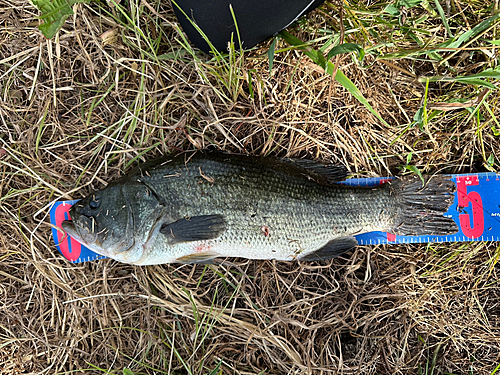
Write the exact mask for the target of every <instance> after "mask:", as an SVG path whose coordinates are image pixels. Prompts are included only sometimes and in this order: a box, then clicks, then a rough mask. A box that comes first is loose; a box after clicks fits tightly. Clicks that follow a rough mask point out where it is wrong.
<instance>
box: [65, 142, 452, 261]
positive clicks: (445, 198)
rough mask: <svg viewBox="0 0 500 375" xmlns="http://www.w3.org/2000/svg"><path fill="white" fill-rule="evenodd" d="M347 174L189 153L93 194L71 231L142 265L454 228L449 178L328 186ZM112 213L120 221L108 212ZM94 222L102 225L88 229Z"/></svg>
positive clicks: (330, 247) (335, 245) (283, 256)
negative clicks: (448, 214) (106, 233)
mask: <svg viewBox="0 0 500 375" xmlns="http://www.w3.org/2000/svg"><path fill="white" fill-rule="evenodd" d="M344 176H345V173H344V172H343V170H341V169H339V168H338V167H334V166H325V165H322V164H319V163H314V162H311V161H301V160H289V159H286V160H281V159H275V158H260V157H251V156H242V155H229V154H223V153H218V152H197V153H195V154H182V155H179V156H177V157H173V158H169V159H163V160H158V161H155V162H149V163H145V164H144V165H142V166H139V167H138V168H136V169H135V170H133V171H131V172H129V173H128V174H127V175H125V176H124V177H122V178H120V179H118V180H116V181H114V182H112V183H110V184H109V185H108V187H106V188H105V189H103V190H101V191H98V192H94V193H93V195H90V196H89V197H87V198H85V199H84V200H83V201H82V202H81V203H80V204H78V205H77V206H75V208H74V209H72V210H73V211H72V212H71V217H72V218H73V221H74V222H75V223H76V224H73V223H72V222H67V223H66V228H65V229H67V231H68V232H70V234H71V235H72V236H75V237H76V238H78V239H80V240H82V241H83V242H85V243H86V244H87V245H88V246H89V247H90V248H91V249H92V250H94V251H96V252H97V253H99V254H102V255H105V256H109V257H112V258H114V259H117V260H120V261H123V262H127V263H135V264H141V265H147V264H158V263H170V262H187V263H189V262H204V261H210V260H211V259H213V258H214V257H244V258H250V259H278V260H292V259H296V258H298V259H303V260H314V259H327V258H331V257H333V256H337V255H339V254H341V253H343V252H345V251H346V250H348V249H349V248H351V247H352V246H354V245H355V244H356V240H355V239H354V237H352V236H353V235H355V234H359V233H365V232H371V231H377V230H378V231H387V230H393V231H394V232H395V233H396V232H397V231H398V228H403V229H404V231H406V232H410V231H412V232H415V233H417V234H418V233H419V232H421V231H432V230H435V231H437V232H439V234H443V233H444V232H446V233H452V232H453V230H456V225H455V223H454V222H453V221H452V220H451V221H449V222H447V221H446V220H447V219H446V218H444V217H443V216H442V214H443V212H445V211H446V209H447V208H448V207H449V205H450V204H451V202H452V201H453V189H454V185H453V183H451V182H450V181H449V179H447V178H444V177H436V178H434V179H433V180H428V186H426V187H425V188H422V186H421V182H419V181H420V180H416V179H415V178H409V179H402V180H398V181H395V182H392V183H390V184H385V185H382V186H378V187H372V188H360V187H351V186H343V185H338V184H332V183H331V182H332V180H340V179H342V178H343V177H344ZM419 184H420V185H419ZM428 191H430V192H432V194H435V195H436V197H433V199H429V196H426V194H427V193H428ZM434 198H436V199H434ZM96 199H97V201H98V203H97V202H96V201H95V200H96ZM93 200H94V202H93V204H92V206H91V204H90V203H91V202H92V201H93ZM425 202H427V203H425ZM428 202H432V203H428ZM443 202H444V203H443ZM433 205H436V207H437V208H434V207H433ZM95 206H99V207H98V208H92V207H95ZM118 207H123V208H122V209H119V208H118ZM107 209H111V211H113V212H116V215H117V217H118V218H119V220H118V221H116V220H114V219H113V220H110V219H109V218H108V217H107V216H106V215H104V214H103V212H104V210H107ZM443 210H444V211H443ZM125 211H126V212H128V214H125V213H124V212H125ZM98 213H100V215H99V214H98ZM98 215H99V216H98ZM89 218H91V219H92V220H90V219H89ZM90 221H92V222H93V223H94V225H95V226H96V228H92V229H90V228H88V224H87V223H88V222H90ZM413 221H414V223H415V225H414V224H413ZM424 222H425V225H422V223H424ZM434 222H436V223H438V224H439V225H434ZM443 223H445V224H446V223H447V224H449V226H448V228H444V229H443V225H442V224H443ZM63 226H64V224H63ZM85 226H87V227H85ZM116 226H121V227H122V228H126V230H125V235H124V236H125V237H126V238H125V239H123V238H121V239H116V238H115V237H113V236H111V237H109V238H102V237H100V235H99V234H97V233H98V231H100V230H104V229H111V230H113V227H116ZM445 227H446V225H445ZM426 228H427V229H426ZM122 232H123V230H122ZM403 234H408V233H403ZM412 234H413V233H412ZM435 234H438V233H435ZM126 246H129V248H128V249H127V248H126Z"/></svg>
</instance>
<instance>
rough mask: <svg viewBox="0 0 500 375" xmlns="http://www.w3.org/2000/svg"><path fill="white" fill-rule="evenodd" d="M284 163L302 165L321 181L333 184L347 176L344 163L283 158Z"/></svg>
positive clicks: (315, 178)
mask: <svg viewBox="0 0 500 375" xmlns="http://www.w3.org/2000/svg"><path fill="white" fill-rule="evenodd" d="M282 161H283V162H284V163H289V164H291V165H294V166H297V167H301V168H303V169H304V172H305V173H306V174H307V175H309V176H310V177H311V178H313V179H314V180H316V181H317V182H319V183H323V184H332V183H335V182H339V181H343V180H345V178H346V177H347V175H348V173H347V169H346V168H345V167H344V166H343V165H336V164H324V163H319V162H317V161H314V160H308V159H290V158H287V159H282Z"/></svg>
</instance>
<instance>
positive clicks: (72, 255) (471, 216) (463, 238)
mask: <svg viewBox="0 0 500 375" xmlns="http://www.w3.org/2000/svg"><path fill="white" fill-rule="evenodd" d="M451 178H452V180H453V181H454V182H455V184H456V186H457V189H456V192H455V200H454V202H453V204H452V205H451V207H450V209H449V210H448V212H446V213H445V216H447V217H451V218H453V220H455V222H456V223H457V224H458V227H459V232H457V233H455V234H451V235H447V236H396V235H394V234H391V233H385V232H370V233H363V234H359V235H357V236H356V239H357V240H358V243H359V244H360V245H379V244H393V243H433V242H469V241H500V174H497V173H475V174H457V175H451ZM391 179H392V177H389V178H387V177H386V178H384V177H374V178H352V179H349V180H346V181H344V182H342V184H345V185H350V186H364V187H370V186H377V185H381V184H383V183H385V182H387V181H390V180H391ZM76 202H77V200H73V201H65V202H55V203H54V204H53V205H52V207H51V208H50V222H51V223H52V224H53V225H54V226H55V227H58V229H56V228H54V227H53V228H52V235H53V237H54V242H55V244H56V247H57V249H58V250H59V252H60V253H61V254H62V255H63V256H64V257H65V258H66V259H67V260H69V261H70V262H72V263H81V262H87V261H91V260H96V259H103V258H105V257H103V256H102V255H99V254H96V253H95V252H93V251H92V250H90V249H88V248H87V247H85V246H83V245H82V244H80V243H79V242H78V241H76V240H75V239H74V238H71V237H70V236H68V235H67V234H66V233H65V232H64V231H63V230H62V228H61V223H62V222H63V220H68V219H69V218H70V217H69V209H70V207H71V206H72V205H73V204H74V203H76Z"/></svg>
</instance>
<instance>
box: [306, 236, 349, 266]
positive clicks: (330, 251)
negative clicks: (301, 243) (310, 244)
mask: <svg viewBox="0 0 500 375" xmlns="http://www.w3.org/2000/svg"><path fill="white" fill-rule="evenodd" d="M357 245H358V241H357V240H356V238H354V237H352V236H347V237H339V238H336V239H334V240H331V241H330V242H328V243H327V244H326V245H325V246H323V247H321V248H319V249H318V250H316V251H313V252H312V253H309V254H307V255H304V256H303V257H299V260H301V261H306V262H312V261H318V260H328V259H332V258H335V257H338V256H339V255H342V254H344V253H345V252H347V251H349V250H350V249H352V248H353V247H355V246H357Z"/></svg>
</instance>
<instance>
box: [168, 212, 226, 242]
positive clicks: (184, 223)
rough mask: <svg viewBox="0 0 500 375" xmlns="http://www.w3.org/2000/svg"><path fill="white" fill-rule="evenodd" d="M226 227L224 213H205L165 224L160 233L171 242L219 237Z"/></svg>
mask: <svg viewBox="0 0 500 375" xmlns="http://www.w3.org/2000/svg"><path fill="white" fill-rule="evenodd" d="M225 229H226V220H225V219H224V216H222V215H203V216H193V217H191V218H186V219H181V220H177V221H175V222H173V223H169V224H163V225H162V226H161V229H160V233H161V234H163V235H164V236H166V237H167V241H168V242H169V243H170V244H175V243H179V242H191V241H203V240H211V239H213V238H217V237H219V236H220V235H221V234H222V233H223V232H224V230H225Z"/></svg>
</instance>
